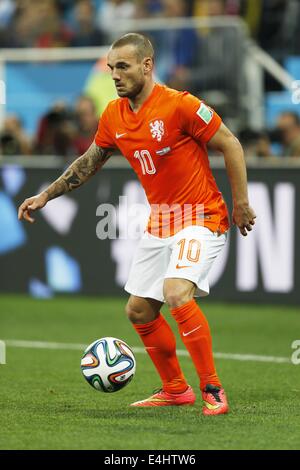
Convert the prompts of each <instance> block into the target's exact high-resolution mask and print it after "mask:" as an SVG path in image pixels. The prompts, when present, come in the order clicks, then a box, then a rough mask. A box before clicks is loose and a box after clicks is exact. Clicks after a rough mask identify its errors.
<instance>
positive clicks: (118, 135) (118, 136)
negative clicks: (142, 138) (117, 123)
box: [116, 132, 127, 139]
mask: <svg viewBox="0 0 300 470" xmlns="http://www.w3.org/2000/svg"><path fill="white" fill-rule="evenodd" d="M126 134H127V132H124V133H123V134H118V133H117V132H116V139H120V137H123V135H126Z"/></svg>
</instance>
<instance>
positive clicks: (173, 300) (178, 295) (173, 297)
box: [165, 287, 192, 308]
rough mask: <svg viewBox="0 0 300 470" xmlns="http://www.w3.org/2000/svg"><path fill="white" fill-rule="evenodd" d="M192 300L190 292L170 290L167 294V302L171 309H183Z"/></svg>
mask: <svg viewBox="0 0 300 470" xmlns="http://www.w3.org/2000/svg"><path fill="white" fill-rule="evenodd" d="M191 299H192V297H191V295H190V292H189V291H188V290H184V289H177V288H176V287H174V288H169V289H166V292H165V300H166V302H167V304H168V306H169V307H170V308H176V307H181V306H182V305H184V304H187V303H188V302H189V301H190V300H191Z"/></svg>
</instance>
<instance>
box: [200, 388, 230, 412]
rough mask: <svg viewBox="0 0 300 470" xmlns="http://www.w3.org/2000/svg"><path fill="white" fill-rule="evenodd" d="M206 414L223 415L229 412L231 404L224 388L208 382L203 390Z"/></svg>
mask: <svg viewBox="0 0 300 470" xmlns="http://www.w3.org/2000/svg"><path fill="white" fill-rule="evenodd" d="M202 398H203V402H204V406H203V409H202V412H203V414H204V416H213V415H222V414H225V413H228V411H229V406H228V403H227V398H226V395H225V392H224V389H223V388H220V387H216V386H215V385H211V384H207V385H206V387H205V389H204V390H203V391H202Z"/></svg>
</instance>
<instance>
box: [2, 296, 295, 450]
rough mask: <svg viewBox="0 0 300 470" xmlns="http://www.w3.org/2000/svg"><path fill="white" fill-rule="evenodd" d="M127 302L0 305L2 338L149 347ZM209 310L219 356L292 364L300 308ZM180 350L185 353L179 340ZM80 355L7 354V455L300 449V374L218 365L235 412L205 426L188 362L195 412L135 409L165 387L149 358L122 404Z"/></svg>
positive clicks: (20, 299) (244, 364) (19, 350)
mask: <svg viewBox="0 0 300 470" xmlns="http://www.w3.org/2000/svg"><path fill="white" fill-rule="evenodd" d="M125 301H126V300H125V299H94V298H93V299H86V298H85V299H84V298H72V297H70V298H56V299H54V300H33V299H30V298H28V297H25V296H1V297H0V338H1V339H3V340H26V341H42V342H56V343H75V344H77V343H83V344H89V343H91V342H92V341H94V340H95V339H97V338H100V337H103V336H115V337H119V338H121V339H124V340H125V341H127V342H128V343H129V344H130V345H131V346H133V347H134V346H138V347H141V342H140V340H139V338H138V337H137V335H136V333H135V332H134V330H133V328H132V327H131V325H130V324H129V322H128V320H127V319H126V318H125V314H124V313H123V312H124V305H125ZM203 309H204V311H205V312H206V314H207V317H208V320H209V322H210V325H211V329H212V333H213V341H214V351H216V352H222V353H232V354H242V355H248V354H250V355H256V356H271V357H273V358H274V357H285V358H290V357H291V355H292V352H293V350H292V348H291V344H292V342H293V341H294V340H296V339H300V328H299V324H300V311H299V309H297V308H292V307H280V306H274V307H267V306H258V305H237V304H212V303H203ZM164 312H165V314H166V316H167V318H168V319H170V315H169V313H168V311H167V309H165V310H164ZM170 322H171V324H172V326H173V330H174V331H176V325H175V324H174V322H173V321H172V320H170ZM177 347H178V349H181V350H183V349H184V347H183V345H182V344H181V341H180V339H178V343H177ZM81 355H82V352H81V351H80V350H76V349H74V350H63V349H33V348H25V347H15V346H7V364H6V365H1V366H0V384H1V387H0V391H1V393H0V423H1V425H0V449H106V450H122V449H126V450H130V449H149V450H164V449H169V450H176V449H182V450H185V449H189V450H195V449H197V450H201V449H299V448H300V407H299V402H300V365H298V366H297V365H293V364H292V363H291V362H288V361H287V362H283V363H277V362H274V361H273V362H272V358H271V359H270V362H264V361H259V360H258V358H257V359H255V358H254V359H255V360H251V361H250V360H247V361H246V360H244V361H242V360H234V359H233V358H231V359H230V358H217V359H216V364H217V370H218V372H219V375H220V377H221V379H222V381H223V384H224V387H225V389H226V391H227V394H228V398H229V403H230V406H231V412H230V414H229V415H227V416H219V417H204V416H202V414H201V399H200V393H199V390H198V380H197V377H196V374H195V372H194V369H193V366H192V364H191V361H190V359H189V358H188V357H186V356H180V362H181V364H182V367H183V370H184V372H185V375H186V377H187V378H188V381H189V383H190V384H191V385H192V386H193V387H194V388H195V390H196V391H197V394H198V398H197V401H196V404H195V405H194V406H193V407H178V408H175V407H174V408H173V407H171V408H166V409H162V408H159V409H132V408H129V407H128V404H129V403H130V402H132V401H135V400H138V399H142V398H145V397H146V396H147V395H149V394H151V393H152V391H153V389H155V388H156V387H157V386H159V380H158V377H157V375H156V373H155V371H154V368H153V366H152V364H151V362H150V360H149V359H148V357H147V356H146V354H142V353H137V355H136V358H137V372H136V376H135V378H134V379H133V381H132V382H131V383H130V384H129V385H128V386H127V387H125V389H123V390H121V391H119V392H117V393H114V394H104V393H101V392H97V391H95V390H93V389H92V387H90V386H89V385H88V384H87V382H85V380H84V379H83V377H82V376H81V372H80V368H79V363H80V358H81Z"/></svg>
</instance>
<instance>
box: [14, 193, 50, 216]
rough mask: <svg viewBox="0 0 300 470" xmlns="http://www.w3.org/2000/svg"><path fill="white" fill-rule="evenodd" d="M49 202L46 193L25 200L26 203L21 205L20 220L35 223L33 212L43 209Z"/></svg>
mask: <svg viewBox="0 0 300 470" xmlns="http://www.w3.org/2000/svg"><path fill="white" fill-rule="evenodd" d="M47 202H48V196H47V194H46V193H41V194H38V195H37V196H33V197H30V198H28V199H25V201H24V202H23V203H22V204H21V205H20V207H19V211H18V219H19V220H22V219H24V220H27V222H30V223H31V224H32V223H33V222H34V220H35V219H34V218H33V217H32V216H31V212H33V211H36V210H38V209H42V207H44V206H45V205H46V204H47Z"/></svg>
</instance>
